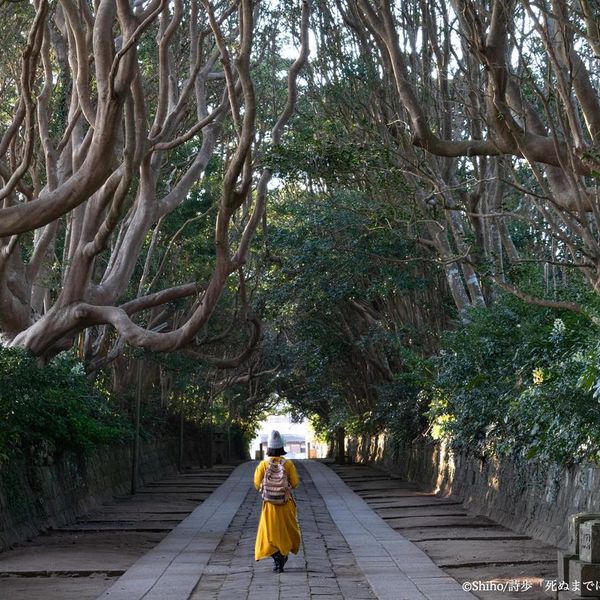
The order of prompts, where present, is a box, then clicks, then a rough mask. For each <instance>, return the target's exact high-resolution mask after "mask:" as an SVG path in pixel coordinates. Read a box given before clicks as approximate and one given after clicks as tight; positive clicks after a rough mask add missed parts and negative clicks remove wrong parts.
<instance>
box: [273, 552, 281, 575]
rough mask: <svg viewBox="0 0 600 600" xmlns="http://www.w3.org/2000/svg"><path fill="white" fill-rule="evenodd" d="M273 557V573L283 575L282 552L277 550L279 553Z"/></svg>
mask: <svg viewBox="0 0 600 600" xmlns="http://www.w3.org/2000/svg"><path fill="white" fill-rule="evenodd" d="M272 556H273V562H274V563H275V564H274V565H273V573H281V571H282V570H283V556H282V555H281V552H279V550H277V552H275V554H272Z"/></svg>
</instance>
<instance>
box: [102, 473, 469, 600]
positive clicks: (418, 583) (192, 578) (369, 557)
mask: <svg viewBox="0 0 600 600" xmlns="http://www.w3.org/2000/svg"><path fill="white" fill-rule="evenodd" d="M256 464H257V463H256V462H254V461H253V462H248V463H244V464H243V465H240V466H239V467H238V468H237V469H236V470H235V471H234V472H233V473H232V475H231V476H230V477H229V479H227V481H226V482H225V483H223V484H222V485H221V486H220V487H219V488H217V490H216V491H215V492H214V493H213V494H212V495H211V496H210V497H209V498H208V499H207V500H206V501H205V502H203V503H202V504H201V505H200V506H199V507H198V508H197V509H196V510H194V512H193V513H192V514H191V515H190V516H189V517H187V518H186V519H185V520H184V521H182V522H181V523H180V525H178V526H177V527H176V528H175V529H174V530H173V531H172V532H171V533H170V534H169V535H167V537H165V538H164V540H163V541H162V542H161V543H160V544H158V545H157V546H156V547H155V548H153V549H152V550H151V551H150V552H148V553H147V554H146V555H144V556H143V557H142V558H141V559H139V560H138V561H137V562H136V563H135V564H134V565H133V566H132V567H131V568H130V569H128V570H127V572H126V573H125V574H124V575H123V576H122V577H121V578H120V579H119V580H117V582H116V583H115V584H114V585H112V586H111V587H110V588H109V589H108V590H107V591H106V592H105V593H104V594H102V595H101V596H100V597H99V600H100V599H102V600H107V599H110V600H142V598H143V599H144V600H242V599H246V600H259V599H260V600H265V599H267V600H308V599H310V600H325V599H327V600H376V599H379V600H434V599H435V600H441V599H443V600H472V599H473V598H475V596H473V595H471V594H469V593H466V592H464V591H463V590H462V589H461V587H460V585H459V584H458V583H457V582H456V581H455V580H454V579H453V578H452V577H450V576H449V575H448V574H446V573H445V572H444V571H442V570H441V569H439V568H438V567H437V566H436V565H435V564H434V563H433V562H432V561H431V559H430V558H429V557H428V556H427V555H426V554H425V553H424V552H423V551H422V550H420V549H419V548H417V547H416V546H415V545H414V544H413V543H411V542H410V541H409V540H407V539H406V538H405V537H403V536H402V535H401V534H400V533H398V532H396V531H394V530H393V529H392V528H391V527H390V526H389V525H388V524H387V523H386V522H385V521H384V520H383V519H382V518H381V517H379V516H378V515H377V514H376V513H375V512H374V511H373V510H372V509H371V508H370V507H369V506H368V505H367V504H366V503H365V502H364V500H362V499H361V498H360V497H359V496H358V495H357V494H355V493H354V492H353V491H352V490H350V488H349V487H348V486H347V485H346V484H345V483H344V482H343V481H342V480H341V479H340V477H339V476H338V475H337V474H336V473H335V472H334V471H332V470H331V469H329V468H328V467H326V466H325V465H323V464H321V463H318V462H315V461H297V462H296V465H297V466H298V470H299V473H300V477H301V485H300V486H299V488H298V490H297V491H296V498H297V503H298V518H299V522H300V527H301V530H302V547H301V550H300V553H299V554H298V555H297V556H294V555H292V556H291V557H290V559H289V562H288V563H287V565H286V571H285V572H284V573H282V574H277V573H273V572H272V561H270V560H263V561H259V562H256V561H254V540H255V535H256V528H257V526H258V519H259V515H260V509H261V504H262V500H261V498H260V496H259V495H258V494H257V493H256V491H255V490H254V489H253V487H252V475H253V471H254V468H255V467H256Z"/></svg>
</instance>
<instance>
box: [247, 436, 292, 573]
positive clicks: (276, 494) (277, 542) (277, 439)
mask: <svg viewBox="0 0 600 600" xmlns="http://www.w3.org/2000/svg"><path fill="white" fill-rule="evenodd" d="M284 454H286V451H285V449H284V447H283V439H282V438H281V435H280V433H279V431H275V430H273V431H272V432H271V435H270V436H269V442H268V444H267V458H266V459H265V460H263V461H261V462H260V463H259V464H258V466H257V467H256V470H255V471H254V487H255V488H256V489H257V490H258V491H259V492H261V493H262V497H263V505H262V510H261V513H260V521H259V523H258V530H257V532H256V544H255V547H254V557H255V559H256V560H262V559H263V558H268V557H272V558H273V561H274V563H275V564H274V566H273V571H274V572H276V573H283V567H284V565H285V563H286V562H287V559H288V554H289V553H290V552H293V553H294V554H298V550H299V549H300V527H299V525H298V518H297V515H296V501H295V500H294V497H293V496H292V493H291V490H292V488H295V487H296V486H297V485H298V483H299V482H300V478H299V477H298V472H297V471H296V467H295V465H294V463H293V462H292V461H291V460H286V459H285V458H284V457H283V455H284ZM265 475H266V478H265Z"/></svg>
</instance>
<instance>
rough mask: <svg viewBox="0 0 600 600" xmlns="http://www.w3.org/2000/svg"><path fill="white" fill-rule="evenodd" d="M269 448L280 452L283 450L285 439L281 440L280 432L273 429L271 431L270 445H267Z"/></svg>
mask: <svg viewBox="0 0 600 600" xmlns="http://www.w3.org/2000/svg"><path fill="white" fill-rule="evenodd" d="M267 448H270V449H273V450H278V449H279V448H283V439H282V438H281V434H280V433H279V431H277V430H275V429H273V431H271V435H270V436H269V443H268V444H267Z"/></svg>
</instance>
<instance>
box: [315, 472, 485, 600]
mask: <svg viewBox="0 0 600 600" xmlns="http://www.w3.org/2000/svg"><path fill="white" fill-rule="evenodd" d="M306 467H307V469H308V472H309V473H310V476H311V478H312V480H313V482H314V484H315V486H316V488H317V490H318V491H319V493H320V494H321V496H322V497H323V498H324V500H325V504H326V507H327V509H328V511H329V513H330V514H331V515H332V517H333V520H334V522H335V524H336V525H337V527H338V528H339V530H340V531H341V533H342V535H343V536H344V538H345V540H346V541H347V543H348V545H349V546H350V549H351V550H352V552H353V554H354V556H355V558H356V562H357V564H358V566H359V568H360V569H361V570H362V572H363V573H364V575H365V576H366V578H367V580H368V581H369V584H370V585H371V588H372V589H373V591H374V592H375V594H376V596H377V598H379V599H380V600H428V599H441V598H443V599H444V600H472V599H474V598H475V596H473V595H472V594H470V593H468V592H465V591H463V589H462V588H461V586H460V585H459V584H458V582H457V581H456V580H454V579H453V578H452V577H450V576H448V575H447V574H446V573H445V572H444V571H442V570H441V569H440V568H439V567H437V566H436V565H435V563H434V562H433V561H432V560H431V559H430V558H429V557H428V556H427V554H425V553H424V552H423V551H422V550H420V549H419V548H417V547H416V546H415V545H414V544H413V543H411V542H410V541H409V540H407V539H406V538H405V537H403V536H402V535H401V534H399V533H398V532H397V531H394V530H393V529H392V528H391V527H390V526H389V525H388V524H387V523H386V522H385V521H384V520H383V519H382V518H381V517H379V516H378V515H377V514H375V513H374V512H373V510H372V509H371V508H370V507H369V506H368V505H367V503H366V502H365V501H364V500H363V499H362V498H360V497H359V496H358V495H356V494H354V493H352V492H351V491H350V490H349V488H348V487H347V486H346V484H345V483H344V482H343V481H342V480H341V479H340V477H339V476H338V475H337V474H335V473H334V472H333V471H332V470H331V469H329V468H328V467H326V466H325V465H323V464H321V463H318V462H314V461H309V462H307V464H306Z"/></svg>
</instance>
